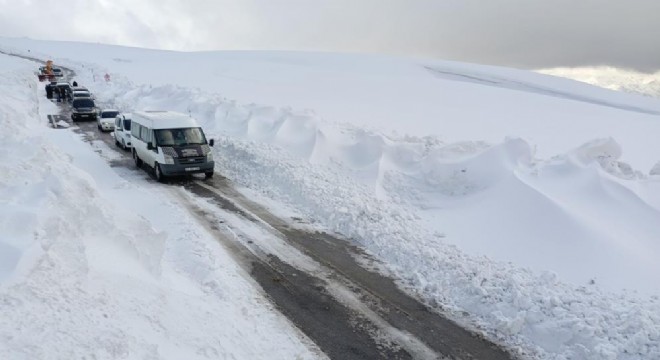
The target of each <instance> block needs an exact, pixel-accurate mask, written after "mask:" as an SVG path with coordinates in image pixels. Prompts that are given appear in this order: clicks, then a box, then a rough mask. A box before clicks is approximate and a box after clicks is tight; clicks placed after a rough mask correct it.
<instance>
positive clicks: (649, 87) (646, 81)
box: [538, 66, 660, 98]
mask: <svg viewBox="0 0 660 360" xmlns="http://www.w3.org/2000/svg"><path fill="white" fill-rule="evenodd" d="M538 71H539V72H540V73H543V74H548V75H553V76H560V77H564V78H569V79H573V80H577V81H581V82H585V83H587V84H591V85H595V86H600V87H603V88H606V89H611V90H617V91H625V92H631V93H636V94H642V95H647V96H653V97H656V98H660V72H656V73H655V74H645V73H640V72H637V71H633V70H626V69H617V68H613V67H607V66H599V67H578V68H551V69H541V70H538Z"/></svg>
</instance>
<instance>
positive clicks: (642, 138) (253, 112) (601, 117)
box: [3, 40, 660, 359]
mask: <svg viewBox="0 0 660 360" xmlns="http://www.w3.org/2000/svg"><path fill="white" fill-rule="evenodd" d="M3 42H4V43H7V44H8V45H11V46H12V47H13V49H14V50H15V51H21V52H25V49H27V48H31V49H32V54H34V53H35V50H36V49H39V50H38V51H41V52H44V53H48V54H49V56H54V57H55V60H56V62H58V63H62V64H64V65H68V66H71V67H72V68H74V69H76V71H78V74H79V79H78V82H80V83H84V84H86V85H87V86H88V87H91V88H92V90H93V91H94V92H95V93H96V94H97V97H99V98H100V99H102V100H104V101H113V102H114V103H115V105H116V106H117V107H119V108H120V109H122V110H134V109H170V110H177V111H182V112H190V113H191V114H192V115H193V116H195V117H197V118H198V119H199V120H200V121H202V123H203V125H204V127H205V130H206V131H207V133H208V135H210V136H211V137H213V136H219V137H220V140H221V141H219V145H220V146H216V148H215V151H216V153H215V155H216V158H217V159H218V161H217V164H218V167H219V168H218V170H219V171H220V172H221V173H222V174H223V175H225V176H228V177H230V178H231V179H232V180H234V181H235V182H237V183H239V184H242V185H244V186H247V187H249V188H252V189H256V190H258V191H260V192H262V193H264V194H266V195H269V196H271V197H273V198H275V199H278V200H280V201H283V202H286V203H288V204H290V205H292V206H294V207H296V208H297V209H298V210H299V211H303V212H304V213H306V214H307V216H309V217H310V219H311V220H315V221H316V222H318V223H320V224H323V225H324V226H325V227H326V228H328V229H330V230H332V231H336V232H339V233H342V234H344V235H345V236H347V237H350V238H352V239H354V240H355V241H357V242H359V243H361V244H362V245H364V246H365V247H366V248H367V249H368V250H370V251H371V252H372V253H373V254H374V255H375V256H377V257H378V258H380V259H381V260H383V261H384V262H385V263H386V264H387V265H388V266H389V268H390V269H391V270H394V271H396V272H397V274H398V275H399V276H401V277H402V279H404V281H405V282H404V284H403V285H404V286H407V287H408V288H409V289H410V290H411V291H415V292H417V293H418V294H420V295H421V296H422V297H423V298H425V299H427V301H428V302H429V303H430V304H432V305H438V306H440V307H442V308H443V309H444V310H446V311H450V312H452V313H453V314H454V316H456V317H457V318H458V319H459V320H460V321H463V322H465V323H466V324H468V325H470V326H474V327H477V328H479V329H482V330H483V331H484V332H486V333H487V334H488V335H489V336H492V337H496V338H499V339H500V340H502V341H504V342H505V343H506V344H508V345H509V346H510V347H511V348H513V349H515V348H519V349H520V350H521V352H523V353H525V354H528V355H529V356H532V357H538V358H550V359H578V358H579V359H653V358H660V347H659V346H660V345H659V343H660V301H658V297H657V294H658V290H659V289H658V283H657V281H656V280H657V277H656V274H658V273H659V271H658V270H660V269H659V268H658V266H659V265H658V264H657V263H658V262H657V256H658V254H659V253H660V252H659V251H658V246H659V245H658V241H657V234H659V233H660V231H659V230H660V228H658V226H659V225H658V224H657V223H658V221H657V219H658V218H659V217H658V216H659V215H660V214H659V211H660V189H659V187H658V185H659V180H660V179H658V176H657V174H658V172H659V171H658V170H657V169H658V167H659V165H657V164H658V160H660V156H659V155H658V154H660V144H659V143H658V142H657V141H655V140H654V139H653V137H652V136H649V135H648V134H650V133H658V131H659V130H660V122H659V121H658V119H659V118H660V117H658V113H660V103H658V101H657V100H654V99H649V98H642V97H638V96H633V95H629V94H620V93H614V92H610V91H606V90H603V89H598V88H593V87H590V86H587V85H583V84H579V83H576V82H573V81H569V80H564V79H556V78H550V77H546V76H542V75H537V74H532V73H528V72H520V71H515V70H509V69H502V68H492V67H481V66H475V65H468V64H457V63H448V62H435V63H430V62H428V61H424V62H421V61H419V62H416V61H409V60H400V59H390V58H379V57H371V56H365V57H359V56H353V55H351V56H342V55H333V54H283V53H201V54H182V53H168V52H157V51H150V50H140V49H125V48H118V47H106V46H98V45H84V44H73V43H49V42H34V41H27V40H3ZM90 48H92V49H94V50H93V51H90V50H89V49H90ZM84 49H88V50H85V51H83V50H84ZM74 53H75V54H80V58H76V59H71V58H72V55H70V54H74ZM108 54H112V55H110V56H108ZM76 56H78V55H76ZM156 59H157V60H156ZM119 60H121V61H119ZM184 63H187V64H189V65H187V66H180V64H184ZM154 64H159V66H154ZM163 69H176V71H169V72H164V71H163ZM105 72H108V73H111V76H112V80H111V81H110V82H109V83H105V82H103V81H102V80H101V79H102V74H104V73H105ZM164 74H166V75H164ZM168 82H171V84H168ZM193 86H199V88H195V87H193ZM218 93H222V94H223V95H224V96H221V95H219V94H218ZM227 94H228V95H227ZM225 96H231V97H232V99H233V100H228V99H227V98H226V97H225ZM250 97H252V100H253V101H255V102H257V103H249V100H250ZM273 104H275V105H292V104H293V106H294V107H290V106H273ZM305 108H311V109H313V110H306V109H305ZM404 115H405V116H404ZM505 136H510V137H509V138H506V139H505ZM459 140H460V141H459ZM541 148H542V149H543V150H542V151H540V150H539V149H541ZM539 154H544V155H543V156H540V155H539ZM622 288H626V289H628V290H627V291H623V290H622ZM463 312H466V314H467V315H465V314H463Z"/></svg>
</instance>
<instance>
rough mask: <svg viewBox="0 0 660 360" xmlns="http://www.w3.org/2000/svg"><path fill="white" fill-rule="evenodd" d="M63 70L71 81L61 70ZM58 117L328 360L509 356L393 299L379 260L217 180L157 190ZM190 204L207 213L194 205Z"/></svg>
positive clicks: (411, 303)
mask: <svg viewBox="0 0 660 360" xmlns="http://www.w3.org/2000/svg"><path fill="white" fill-rule="evenodd" d="M32 60H34V59H32ZM66 72H67V73H68V74H69V75H73V73H72V72H71V71H70V70H66ZM100 105H101V106H107V107H112V104H100ZM60 111H61V112H60V114H52V116H51V118H52V119H53V120H56V121H55V122H57V121H60V120H62V121H66V122H68V123H70V127H68V128H65V129H63V130H62V131H75V132H78V133H80V134H82V135H83V138H84V139H85V140H86V141H88V142H90V143H95V142H97V141H103V142H104V143H105V144H107V147H104V148H103V149H101V151H108V152H116V154H112V155H113V156H108V157H107V158H111V159H113V160H109V162H110V165H111V166H113V167H115V168H121V170H122V172H127V171H128V172H130V173H131V174H132V175H137V176H138V177H141V178H142V179H143V180H144V181H148V182H151V183H153V186H164V187H169V188H171V190H172V196H176V197H178V200H179V201H180V203H181V206H183V207H185V208H187V209H188V210H189V211H190V213H191V214H192V215H193V216H194V218H195V219H197V221H198V222H199V225H200V226H203V227H204V228H206V229H207V230H208V231H209V232H210V233H211V234H213V235H214V237H215V238H216V239H217V241H218V242H219V243H220V244H221V245H222V246H224V247H225V248H226V249H227V250H229V252H230V253H231V254H232V255H233V257H234V259H235V260H236V262H237V263H238V264H239V265H241V266H242V267H243V268H244V269H245V271H246V272H247V273H249V274H250V275H251V276H252V277H253V279H254V280H255V282H256V283H257V284H258V285H259V286H260V287H261V288H262V289H263V291H264V292H265V293H266V294H267V297H268V298H269V299H270V301H272V302H273V304H274V305H275V306H276V307H277V309H278V310H279V311H280V312H281V313H282V314H284V315H285V316H286V317H287V318H288V319H289V320H290V321H291V322H292V323H293V324H295V326H296V327H298V328H299V329H300V330H301V331H302V332H303V333H305V334H306V335H307V336H308V337H309V338H310V339H311V340H312V341H314V342H315V343H316V344H317V345H318V347H319V348H320V349H321V350H322V351H323V352H324V353H325V354H326V355H327V356H328V357H329V358H331V359H489V360H498V359H513V358H514V357H513V356H512V355H510V354H509V353H507V352H506V351H505V350H503V349H502V348H501V347H499V346H498V345H496V344H494V343H492V342H490V341H488V340H486V339H484V338H483V337H481V336H479V335H477V334H474V333H472V332H470V331H468V330H466V329H463V328H462V327H460V326H458V325H457V324H456V323H454V322H452V321H451V320H449V319H447V318H446V317H445V316H443V315H442V314H441V313H439V312H437V311H434V310H433V309H430V308H428V307H427V306H425V305H424V304H423V303H422V302H420V301H419V300H418V299H416V298H414V297H412V296H410V295H408V294H407V293H405V292H403V291H401V290H400V289H399V288H398V287H397V286H396V284H395V281H394V280H393V279H391V278H389V277H387V276H384V275H382V274H380V273H378V272H376V271H373V270H370V269H372V268H375V267H377V266H374V265H378V262H377V261H376V260H374V259H372V258H370V257H369V256H368V255H367V254H366V253H365V252H364V251H363V250H362V249H361V248H360V247H358V246H356V245H355V244H353V243H351V242H350V241H348V240H346V239H343V238H341V237H340V236H337V235H333V234H327V233H323V232H318V231H314V230H309V229H308V228H309V227H307V226H304V223H303V222H304V221H303V219H295V218H291V219H285V218H281V217H278V216H276V215H275V214H273V213H272V212H270V211H269V210H268V209H267V208H266V206H264V205H262V204H260V203H258V202H257V201H255V200H253V199H250V198H247V197H246V196H244V195H243V194H242V193H241V192H239V191H237V190H236V188H235V187H234V186H233V185H232V183H231V181H230V180H229V179H227V178H224V177H223V176H221V174H217V173H216V174H215V177H214V178H212V179H202V178H199V177H182V178H175V179H171V181H169V182H168V183H167V184H160V183H158V182H156V181H155V179H154V177H153V171H152V169H150V168H148V167H146V166H145V165H143V167H142V168H137V167H136V166H135V164H134V163H133V160H132V158H131V156H130V152H127V151H123V150H121V149H119V148H118V147H116V146H115V144H114V140H113V139H112V137H111V135H110V134H108V133H102V132H100V131H99V130H98V129H97V126H96V122H77V123H71V119H70V109H69V106H68V104H66V103H63V104H60ZM97 148H98V147H97ZM132 177H133V178H134V176H132ZM199 199H203V200H204V203H205V204H207V206H201V205H200V201H197V200H199ZM208 204H210V205H208ZM209 206H210V207H211V208H209ZM227 213H229V214H232V215H233V216H234V217H235V218H238V219H240V221H243V222H244V223H245V224H248V225H249V226H252V227H255V228H258V229H260V230H261V231H264V232H267V233H268V234H270V235H272V236H273V237H275V238H276V239H279V242H280V243H281V245H280V250H277V251H274V250H273V244H272V242H270V241H264V239H261V238H259V237H250V236H249V235H246V234H245V233H243V234H239V235H238V236H237V235H236V233H235V232H231V231H230V230H231V226H227V219H226V216H223V215H222V214H227ZM228 229H230V230H228ZM282 249H284V250H282ZM365 264H371V265H370V266H367V265H365Z"/></svg>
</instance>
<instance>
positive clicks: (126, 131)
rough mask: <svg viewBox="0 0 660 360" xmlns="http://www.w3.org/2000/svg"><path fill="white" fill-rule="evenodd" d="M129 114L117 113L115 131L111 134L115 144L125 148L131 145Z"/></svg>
mask: <svg viewBox="0 0 660 360" xmlns="http://www.w3.org/2000/svg"><path fill="white" fill-rule="evenodd" d="M131 117H132V115H131V114H119V115H117V117H115V131H114V132H113V133H112V136H113V137H114V138H115V145H117V146H119V147H120V148H122V149H124V150H126V149H129V148H131V147H132V145H131Z"/></svg>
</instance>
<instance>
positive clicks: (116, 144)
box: [115, 138, 123, 149]
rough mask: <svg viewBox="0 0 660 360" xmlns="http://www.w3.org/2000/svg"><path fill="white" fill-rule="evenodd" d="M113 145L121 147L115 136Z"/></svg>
mask: <svg viewBox="0 0 660 360" xmlns="http://www.w3.org/2000/svg"><path fill="white" fill-rule="evenodd" d="M115 146H116V147H118V148H121V147H122V146H121V144H120V143H119V140H117V138H115ZM122 149H123V148H122Z"/></svg>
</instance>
